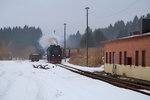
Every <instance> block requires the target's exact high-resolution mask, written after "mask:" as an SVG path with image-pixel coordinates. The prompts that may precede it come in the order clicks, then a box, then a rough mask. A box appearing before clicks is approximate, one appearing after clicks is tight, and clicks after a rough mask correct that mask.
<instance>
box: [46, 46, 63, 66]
mask: <svg viewBox="0 0 150 100" xmlns="http://www.w3.org/2000/svg"><path fill="white" fill-rule="evenodd" d="M61 60H62V49H61V47H60V46H59V45H50V46H49V47H48V48H47V61H48V62H50V63H54V64H56V63H61Z"/></svg>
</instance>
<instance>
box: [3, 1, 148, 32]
mask: <svg viewBox="0 0 150 100" xmlns="http://www.w3.org/2000/svg"><path fill="white" fill-rule="evenodd" d="M149 4H150V0H0V28H3V27H8V26H11V27H13V26H21V27H23V26H24V25H28V26H35V27H40V28H41V29H42V32H43V33H46V34H47V33H48V34H53V31H54V30H56V34H58V35H61V34H63V28H64V27H63V24H64V23H67V34H73V33H76V32H77V30H79V31H80V32H81V33H83V32H84V31H85V28H86V10H85V7H87V6H88V7H90V9H89V26H90V27H91V28H92V29H95V28H102V27H107V26H108V25H109V24H114V22H116V21H118V20H124V21H125V22H126V21H130V20H132V19H133V18H134V16H135V15H138V16H141V15H144V14H147V13H150V6H149Z"/></svg>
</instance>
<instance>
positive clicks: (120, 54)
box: [119, 52, 122, 64]
mask: <svg viewBox="0 0 150 100" xmlns="http://www.w3.org/2000/svg"><path fill="white" fill-rule="evenodd" d="M119 64H122V52H119Z"/></svg>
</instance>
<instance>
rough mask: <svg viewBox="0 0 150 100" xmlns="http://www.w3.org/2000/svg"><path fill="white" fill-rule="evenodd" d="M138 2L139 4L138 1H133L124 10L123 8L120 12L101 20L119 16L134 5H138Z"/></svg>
mask: <svg viewBox="0 0 150 100" xmlns="http://www.w3.org/2000/svg"><path fill="white" fill-rule="evenodd" d="M138 2H139V0H135V1H134V2H132V3H131V4H130V5H128V6H127V7H126V8H124V9H122V10H120V11H118V12H116V13H113V14H110V15H108V16H105V17H103V18H102V20H104V19H107V18H110V17H114V16H117V15H119V14H121V13H123V12H125V11H126V10H128V9H130V8H131V7H133V6H134V5H135V4H136V3H138Z"/></svg>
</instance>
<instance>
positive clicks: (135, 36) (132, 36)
mask: <svg viewBox="0 0 150 100" xmlns="http://www.w3.org/2000/svg"><path fill="white" fill-rule="evenodd" d="M143 36H150V32H149V33H144V34H137V35H131V36H127V37H123V38H119V39H117V40H110V41H106V42H104V43H107V42H112V41H118V40H125V39H130V38H137V37H143Z"/></svg>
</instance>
